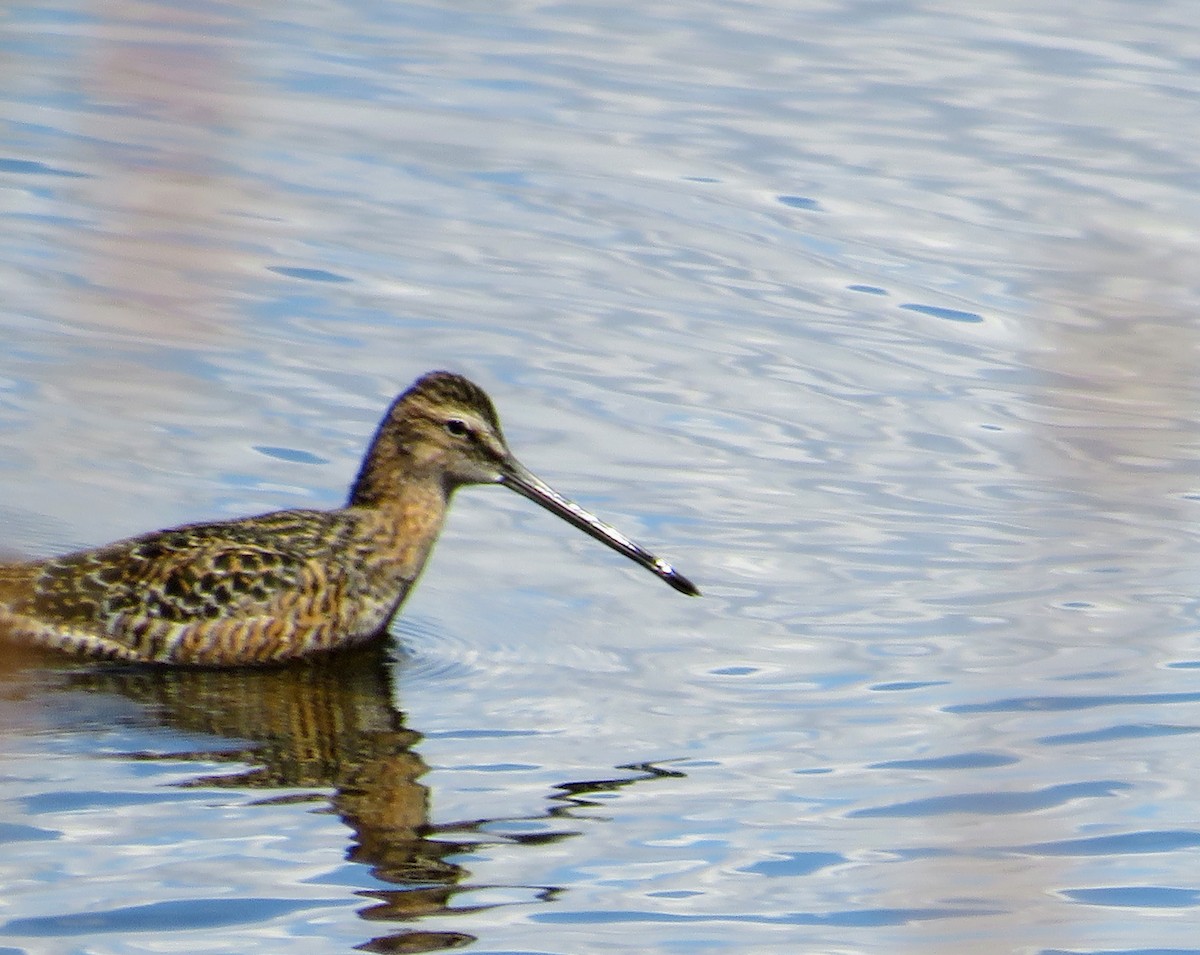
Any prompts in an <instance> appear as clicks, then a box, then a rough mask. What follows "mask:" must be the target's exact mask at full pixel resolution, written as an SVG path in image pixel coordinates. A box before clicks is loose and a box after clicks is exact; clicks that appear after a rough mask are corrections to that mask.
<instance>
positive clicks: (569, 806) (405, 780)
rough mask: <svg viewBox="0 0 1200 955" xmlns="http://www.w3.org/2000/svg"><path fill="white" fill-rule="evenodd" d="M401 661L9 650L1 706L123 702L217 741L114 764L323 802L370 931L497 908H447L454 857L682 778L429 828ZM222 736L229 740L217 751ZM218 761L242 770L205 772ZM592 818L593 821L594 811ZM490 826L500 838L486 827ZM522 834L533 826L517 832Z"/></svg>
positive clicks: (613, 782)
mask: <svg viewBox="0 0 1200 955" xmlns="http://www.w3.org/2000/svg"><path fill="white" fill-rule="evenodd" d="M397 665H402V664H397V663H395V661H393V660H391V659H389V657H388V649H387V648H386V647H373V648H368V649H365V650H362V651H359V652H356V653H347V654H341V655H337V656H333V657H328V658H325V659H323V660H321V661H320V662H319V663H315V664H307V665H305V664H300V665H293V666H287V667H279V668H264V669H242V670H215V669H214V670H195V669H170V668H163V667H148V666H121V665H112V664H96V665H92V664H77V663H73V662H67V661H62V660H59V659H57V658H47V657H45V656H44V655H42V654H39V653H30V654H21V655H20V656H14V655H11V654H8V653H5V654H3V655H0V690H2V691H3V694H4V695H5V696H8V697H12V696H14V695H17V696H19V695H32V696H36V697H38V698H40V699H41V700H43V701H45V700H47V699H48V698H50V697H52V696H53V695H55V694H69V693H80V692H84V693H87V694H89V695H104V694H111V695H114V696H118V697H120V698H123V699H125V700H129V701H132V702H134V703H135V704H136V705H137V707H138V714H139V715H138V722H139V723H140V724H143V725H150V726H161V727H164V728H168V729H171V730H174V731H180V732H183V733H187V734H201V735H203V736H206V737H210V738H211V737H216V738H217V740H216V741H215V742H214V741H211V740H210V741H206V742H205V743H204V744H203V745H202V746H200V747H199V748H196V749H194V750H186V749H185V750H182V751H181V750H180V749H175V748H172V749H170V751H164V752H125V753H120V754H118V755H117V757H116V758H120V759H127V760H146V761H151V762H153V761H170V762H171V763H172V764H175V765H178V763H179V762H180V761H187V760H195V761H196V762H202V763H204V764H205V766H206V772H205V773H204V774H203V775H197V776H196V777H195V778H193V779H191V780H189V781H187V782H185V783H183V784H182V785H184V786H189V787H193V786H194V787H210V788H213V787H215V788H225V789H240V790H254V791H260V792H261V793H262V799H261V802H262V804H273V805H278V804H279V803H280V802H306V803H314V804H317V805H321V804H324V805H326V806H328V808H329V810H330V811H331V812H334V813H336V814H337V816H338V817H339V818H340V819H341V820H342V822H344V823H345V824H346V826H348V827H349V828H350V830H351V831H352V833H353V841H352V843H351V845H350V846H349V848H348V849H347V852H346V858H347V859H348V860H349V861H352V862H355V863H359V864H362V865H365V866H368V867H369V868H370V871H371V873H372V875H373V876H374V877H375V878H376V879H377V880H378V881H379V882H381V883H384V884H385V885H386V886H389V887H380V888H372V889H365V890H359V891H357V893H356V894H358V895H360V896H361V897H363V898H364V899H369V900H370V902H371V904H369V905H367V906H366V907H364V908H362V909H360V910H359V915H360V917H361V918H363V919H364V920H365V921H367V922H371V923H379V922H400V923H412V922H415V921H418V920H424V919H426V918H428V917H432V916H438V915H452V914H462V913H464V912H478V911H481V910H484V909H487V908H492V907H494V906H493V905H478V904H473V905H457V906H455V905H453V901H454V899H455V896H457V895H459V894H461V893H463V892H468V891H476V890H478V889H480V888H486V887H484V886H480V885H477V884H471V883H470V882H469V878H470V872H469V870H467V869H466V868H464V867H463V866H462V865H460V864H459V863H457V862H456V861H455V858H456V857H458V858H461V857H464V856H467V855H469V854H471V853H474V852H478V851H480V850H481V849H484V848H486V847H488V846H495V845H527V846H530V847H536V846H540V845H546V844H550V843H554V842H558V841H561V840H563V839H568V838H570V837H572V836H574V835H576V834H578V831H577V829H576V828H575V827H574V825H573V824H572V823H571V822H570V820H571V817H572V813H573V811H574V810H575V809H577V808H579V807H581V806H593V805H596V803H595V801H593V800H591V799H589V798H588V797H589V795H590V794H593V793H599V792H605V791H611V790H613V789H617V788H621V787H624V786H628V785H630V784H632V783H636V782H639V781H642V780H648V779H653V778H656V777H662V776H679V775H682V774H681V773H678V772H675V771H673V770H667V769H662V768H659V767H657V766H651V765H649V764H636V765H629V766H623V767H618V768H619V769H620V770H623V771H625V772H624V773H623V774H622V775H621V776H619V777H615V778H611V779H598V780H589V781H578V782H564V783H562V784H560V785H558V786H557V787H555V788H556V789H557V790H558V791H557V792H556V793H553V794H548V799H547V808H546V810H545V811H544V812H543V813H541V814H539V815H537V816H533V817H512V816H509V817H495V818H485V819H468V820H461V821H457V822H452V823H445V824H441V825H433V824H431V823H430V821H429V790H428V788H427V787H426V786H425V785H423V784H422V783H421V782H420V779H421V777H422V776H423V775H424V773H425V772H426V771H427V768H428V767H427V766H426V764H425V763H424V762H423V760H422V759H421V756H420V754H419V753H418V752H416V751H415V750H414V746H415V745H416V744H417V743H418V742H419V741H420V739H421V734H420V733H418V732H416V731H415V730H413V729H410V728H409V727H407V726H405V723H404V715H403V713H401V712H400V711H399V710H398V709H397V708H396V706H395V703H394V700H395V696H394V691H393V679H392V674H393V668H394V667H395V666H397ZM220 740H227V741H229V743H230V745H229V746H228V747H225V746H222V745H221V743H220ZM213 762H227V763H230V764H236V765H237V766H238V769H236V770H235V771H232V772H229V773H220V774H214V773H212V771H211V766H212V764H213ZM283 790H287V792H286V793H284V792H282V791H283ZM297 790H301V791H300V792H297ZM304 790H312V791H311V792H304ZM330 790H332V795H331V794H330ZM581 821H582V820H581ZM587 821H588V822H589V823H592V824H594V823H595V822H596V821H597V820H596V818H595V817H594V816H589V817H588V820H587ZM522 823H527V824H528V825H527V827H526V826H522V825H521V824H522ZM547 823H551V825H549V826H548V825H547ZM493 828H494V829H500V830H503V831H502V832H496V831H488V830H489V829H493ZM523 828H528V829H529V830H530V831H528V832H521V831H520V830H521V829H523ZM390 886H394V888H391V887H390ZM522 888H524V889H525V890H527V892H529V893H531V894H532V897H533V898H535V899H537V900H539V901H542V902H551V901H553V900H554V899H555V898H556V897H557V896H558V895H559V894H560V893H561V891H562V887H558V886H549V885H547V886H523V887H522ZM498 904H505V903H498ZM474 941H477V939H476V937H475V936H473V935H469V934H466V933H462V932H455V931H443V930H431V929H427V928H424V927H422V928H415V927H414V928H408V929H406V930H404V931H399V932H391V933H387V934H381V935H377V936H374V937H372V938H370V939H368V940H367V941H365V942H363V943H362V944H361V945H358V946H356V948H357V949H359V950H361V951H368V952H393V953H395V952H434V951H442V950H446V949H451V948H459V947H463V946H467V945H470V944H471V943H472V942H474Z"/></svg>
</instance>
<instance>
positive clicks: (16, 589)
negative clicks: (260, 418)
mask: <svg viewBox="0 0 1200 955" xmlns="http://www.w3.org/2000/svg"><path fill="white" fill-rule="evenodd" d="M464 484H504V485H505V486H507V487H509V488H511V489H512V490H514V491H517V492H518V493H519V494H522V495H524V496H525V497H528V498H530V499H531V500H533V501H535V502H537V503H538V504H541V505H542V506H543V507H546V508H547V509H548V510H550V511H552V512H554V513H556V514H558V515H559V516H560V517H562V518H563V519H565V520H567V521H569V522H570V523H572V524H574V525H575V526H576V527H579V528H580V529H582V530H584V531H586V532H587V533H588V534H591V535H592V536H593V537H595V538H597V539H598V540H601V541H603V542H604V543H606V544H608V545H609V546H610V547H613V548H614V549H615V550H618V551H620V552H621V553H623V554H625V555H626V556H627V557H630V558H631V559H633V560H635V561H637V562H638V563H640V564H642V565H643V566H644V567H647V568H648V569H649V570H651V571H652V572H653V573H655V574H656V575H658V576H659V577H661V578H662V579H663V580H665V581H666V582H667V583H669V584H670V585H671V586H672V587H674V588H675V589H676V590H679V591H681V592H682V593H686V594H692V595H695V594H698V591H697V590H696V588H695V587H694V586H693V585H692V583H691V582H690V581H689V580H688V579H687V578H686V577H684V576H683V575H682V574H680V573H679V572H678V571H676V570H675V569H674V568H672V567H671V566H670V565H669V564H667V563H665V562H664V561H661V560H659V559H658V558H657V557H654V556H653V555H652V554H650V553H648V552H647V551H645V550H644V549H643V548H641V547H639V546H638V545H637V544H634V543H633V542H632V541H630V540H629V539H628V538H626V537H624V536H623V535H621V534H620V533H618V532H617V531H615V530H613V529H612V528H611V527H609V526H608V525H606V524H603V523H601V522H600V521H598V520H597V519H596V518H594V517H592V516H591V515H590V514H588V513H587V512H586V511H583V510H582V509H581V508H579V507H578V506H577V505H575V504H572V503H571V502H570V501H567V500H566V499H564V498H562V497H561V496H560V495H558V494H557V493H556V492H554V491H553V490H552V489H550V488H549V487H548V486H547V485H545V484H543V483H542V482H541V481H539V480H538V479H537V478H536V477H534V476H533V475H532V474H530V473H529V472H528V471H527V470H526V469H525V468H524V467H522V466H521V464H520V463H519V462H517V460H516V459H515V458H514V457H513V456H512V453H511V452H510V451H509V450H508V447H507V445H506V444H505V442H504V436H503V433H502V432H501V430H500V422H499V419H498V418H497V416H496V411H495V408H494V407H493V406H492V402H491V400H490V399H489V398H488V396H487V395H486V394H485V393H484V392H483V390H482V389H481V388H479V387H478V386H477V385H474V384H472V383H471V382H470V381H468V380H467V379H465V378H462V377H461V376H459V375H454V374H451V373H449V372H431V373H430V374H428V375H425V376H424V377H422V378H421V379H420V380H418V381H417V382H416V383H415V384H414V385H413V386H412V387H411V388H410V389H408V391H406V392H404V393H403V394H402V395H400V396H399V397H398V398H397V399H396V400H395V401H394V402H393V403H392V406H391V407H390V408H389V409H388V412H387V414H386V415H385V416H384V418H383V421H382V423H381V424H380V426H379V429H378V431H377V432H376V434H375V437H374V439H373V440H372V442H371V445H370V447H369V448H368V450H367V453H366V456H365V457H364V459H363V464H362V467H361V469H360V470H359V473H358V477H357V479H356V480H355V482H354V485H353V487H352V488H351V490H350V497H349V500H348V501H347V503H346V505H345V506H344V507H342V508H339V509H337V510H331V511H315V510H289V511H277V512H274V513H271V514H263V515H261V516H258V517H249V518H243V519H241V520H234V521H219V522H213V523H204V524H188V525H185V526H183V527H177V528H173V529H170V530H164V531H156V532H154V533H151V534H146V535H144V536H141V537H135V538H131V539H129V540H123V541H117V542H116V543H114V544H108V545H106V546H103V547H98V548H96V549H94V550H86V551H80V552H78V553H74V554H67V555H66V556H63V557H55V558H50V559H48V560H43V561H36V562H31V563H23V564H7V565H4V564H0V639H8V640H12V641H16V642H18V643H24V644H30V645H34V646H40V647H47V648H52V649H58V650H65V651H68V652H71V653H75V654H78V655H83V656H91V657H100V658H109V659H117V660H131V661H142V662H154V663H171V664H196V665H206V666H229V665H240V664H249V663H267V662H275V661H282V660H288V659H293V658H297V657H304V656H309V655H312V654H317V653H321V652H324V651H329V650H334V649H341V648H344V647H350V646H355V645H358V644H362V643H366V642H367V641H370V640H372V639H375V638H377V637H379V636H381V635H382V634H383V633H384V632H385V631H386V628H387V625H388V623H389V622H390V620H391V619H392V616H393V615H394V614H395V612H396V610H397V608H398V607H399V606H400V603H401V602H402V601H403V600H404V598H405V596H406V595H407V594H408V591H409V590H410V589H411V588H412V585H413V583H414V582H415V581H416V579H417V577H418V575H419V574H420V572H421V568H422V567H423V566H424V565H425V560H426V558H427V557H428V556H429V552H430V550H431V548H432V547H433V543H434V541H435V540H436V539H437V535H438V533H439V531H440V530H441V527H442V521H443V519H444V517H445V513H446V507H447V505H448V503H449V500H450V496H451V494H452V493H453V492H454V490H455V489H456V488H458V487H461V486H462V485H464Z"/></svg>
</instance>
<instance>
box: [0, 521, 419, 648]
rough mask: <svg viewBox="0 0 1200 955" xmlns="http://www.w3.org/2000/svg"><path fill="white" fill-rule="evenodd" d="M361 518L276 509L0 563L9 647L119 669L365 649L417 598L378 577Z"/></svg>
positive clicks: (0, 626) (393, 580)
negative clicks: (69, 655)
mask: <svg viewBox="0 0 1200 955" xmlns="http://www.w3.org/2000/svg"><path fill="white" fill-rule="evenodd" d="M360 524H361V518H360V515H357V514H354V513H353V512H350V511H347V510H336V511H309V510H297V511H278V512H275V513H272V514H264V515H261V516H259V517H253V518H247V519H243V520H237V521H226V522H215V523H206V524H191V525H186V526H183V527H178V528H173V529H171V530H165V531H156V532H154V533H151V534H146V535H143V536H141V537H135V538H130V539H128V540H123V541H117V542H116V543H113V544H108V545H106V546H104V547H99V548H96V549H94V550H85V551H79V552H77V553H73V554H67V555H65V556H62V557H56V558H51V559H49V560H44V561H37V562H32V563H24V564H6V565H0V630H3V631H4V632H5V634H6V635H7V636H8V637H9V638H10V639H15V640H17V641H18V642H26V643H32V644H35V645H38V646H44V647H50V648H55V649H62V650H68V651H71V652H74V653H79V654H83V655H88V656H96V657H105V658H112V659H124V660H139V661H155V662H171V663H195V664H212V665H221V664H229V663H256V662H268V661H275V660H281V659H288V658H291V657H297V656H304V655H308V654H311V653H315V652H320V651H322V650H328V649H334V648H336V647H342V646H348V645H352V644H357V643H361V642H364V641H365V640H367V639H369V638H370V637H372V636H374V635H375V633H377V632H379V631H380V630H382V628H383V627H384V626H385V625H386V623H387V620H388V618H390V615H391V611H392V610H394V609H395V605H396V604H398V603H399V600H400V599H401V598H402V597H403V595H404V591H405V590H406V589H407V584H406V582H405V581H403V580H400V579H398V578H397V575H395V574H392V575H388V574H386V573H379V574H376V573H373V572H372V568H371V566H370V561H369V560H364V557H365V556H369V555H370V551H369V549H368V548H364V547H357V546H356V540H357V538H358V537H359V536H360V534H361V532H362V531H361V527H360Z"/></svg>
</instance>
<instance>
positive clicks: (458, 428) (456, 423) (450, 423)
mask: <svg viewBox="0 0 1200 955" xmlns="http://www.w3.org/2000/svg"><path fill="white" fill-rule="evenodd" d="M446 431H447V433H448V434H452V435H454V437H456V438H465V437H466V436H467V435H468V434H470V433H471V429H470V428H468V427H467V423H466V422H465V421H463V420H462V419H461V418H449V419H447V420H446Z"/></svg>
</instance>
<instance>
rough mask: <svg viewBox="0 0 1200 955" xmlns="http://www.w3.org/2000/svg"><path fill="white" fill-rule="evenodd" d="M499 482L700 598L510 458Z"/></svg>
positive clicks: (659, 562)
mask: <svg viewBox="0 0 1200 955" xmlns="http://www.w3.org/2000/svg"><path fill="white" fill-rule="evenodd" d="M500 483H501V484H503V485H504V486H505V487H507V488H511V489H512V490H514V491H516V492H517V493H518V494H520V495H522V496H523V497H527V498H529V500H531V501H533V502H534V503H535V504H540V505H541V506H542V507H544V508H545V509H546V510H548V511H550V513H552V514H557V515H558V516H559V517H561V518H562V519H563V520H564V521H566V522H567V523H568V524H574V525H575V526H576V527H578V528H579V529H580V530H581V531H583V532H584V533H585V534H590V535H591V536H592V537H594V538H596V540H598V541H601V542H603V543H605V544H607V545H608V546H609V547H611V548H612V549H613V550H615V551H617V552H618V553H621V554H624V555H625V556H626V557H628V558H629V559H630V560H633V561H637V563H639V564H641V565H642V566H643V567H645V568H646V569H647V570H648V571H650V572H651V573H652V574H654V575H655V576H656V577H660V578H662V579H663V580H665V581H666V582H667V583H668V584H670V585H671V586H672V587H674V588H675V589H676V590H678V591H679V592H680V593H681V594H687V595H688V596H689V597H699V596H700V590H699V589H698V588H697V587H696V585H695V584H693V583H692V582H691V581H690V580H688V579H687V578H686V577H684V576H683V574H681V573H680V572H679V571H677V570H676V569H675V568H674V567H672V566H671V565H670V564H668V563H667V562H666V561H665V560H663V559H662V558H660V557H655V556H654V555H653V554H651V553H650V552H649V551H648V550H646V549H645V548H644V547H642V546H640V545H639V544H635V543H634V542H633V541H631V540H630V539H629V538H628V537H626V536H625V535H624V534H622V533H621V532H620V531H619V530H617V529H616V528H615V527H610V526H609V525H607V524H605V523H604V521H602V520H600V519H599V518H597V517H593V516H592V515H591V514H589V513H588V512H587V511H585V510H584V509H583V508H582V507H580V506H579V505H578V504H576V503H575V502H574V501H568V500H567V499H566V498H565V497H563V496H562V495H561V494H559V493H558V492H557V491H556V490H554V488H552V487H551V486H550V485H549V484H547V483H546V482H544V481H542V480H541V479H539V478H538V477H536V476H534V475H533V474H531V473H530V472H529V471H528V470H526V469H525V467H524V465H522V464H520V463H519V462H518V461H516V460H514V459H512V458H509V459H508V461H506V462H505V464H504V469H503V476H502V477H501V478H500Z"/></svg>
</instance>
